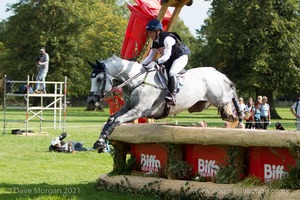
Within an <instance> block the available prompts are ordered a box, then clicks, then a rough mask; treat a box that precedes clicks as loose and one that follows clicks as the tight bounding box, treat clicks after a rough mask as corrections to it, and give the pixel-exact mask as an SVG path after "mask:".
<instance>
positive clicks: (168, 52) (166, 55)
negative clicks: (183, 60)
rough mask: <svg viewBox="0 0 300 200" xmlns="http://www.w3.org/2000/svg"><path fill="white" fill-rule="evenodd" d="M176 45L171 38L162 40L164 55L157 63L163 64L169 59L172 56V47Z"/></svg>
mask: <svg viewBox="0 0 300 200" xmlns="http://www.w3.org/2000/svg"><path fill="white" fill-rule="evenodd" d="M175 43H176V41H175V39H174V38H173V37H171V36H168V37H166V38H165V40H164V46H165V49H164V54H163V56H162V57H160V58H159V59H158V63H159V64H160V63H164V62H166V61H167V60H169V58H170V57H171V54H172V46H173V45H174V44H175Z"/></svg>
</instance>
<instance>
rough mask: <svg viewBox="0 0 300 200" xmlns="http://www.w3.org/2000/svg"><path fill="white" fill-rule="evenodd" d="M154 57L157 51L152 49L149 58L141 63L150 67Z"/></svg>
mask: <svg viewBox="0 0 300 200" xmlns="http://www.w3.org/2000/svg"><path fill="white" fill-rule="evenodd" d="M154 56H155V51H154V50H153V49H150V52H149V54H148V56H147V57H146V58H145V59H144V60H143V61H142V62H141V64H143V65H148V64H149V63H150V62H151V61H152V60H153V58H154Z"/></svg>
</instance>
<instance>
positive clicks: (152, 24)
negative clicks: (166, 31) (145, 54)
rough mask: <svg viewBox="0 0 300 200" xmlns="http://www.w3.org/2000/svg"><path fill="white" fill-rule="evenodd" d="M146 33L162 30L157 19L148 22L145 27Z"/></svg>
mask: <svg viewBox="0 0 300 200" xmlns="http://www.w3.org/2000/svg"><path fill="white" fill-rule="evenodd" d="M146 30H147V31H156V30H161V31H162V30H163V25H162V24H161V22H160V21H159V20H158V19H153V20H151V21H149V22H148V24H147V26H146Z"/></svg>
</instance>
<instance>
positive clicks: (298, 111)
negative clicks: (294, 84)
mask: <svg viewBox="0 0 300 200" xmlns="http://www.w3.org/2000/svg"><path fill="white" fill-rule="evenodd" d="M290 110H291V112H292V113H293V115H294V116H295V118H296V127H297V131H300V97H298V101H297V102H296V103H294V104H293V105H292V107H291V108H290Z"/></svg>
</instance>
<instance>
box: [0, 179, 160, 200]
mask: <svg viewBox="0 0 300 200" xmlns="http://www.w3.org/2000/svg"><path fill="white" fill-rule="evenodd" d="M0 199H5V200H10V199H11V200H12V199H41V200H43V199H51V200H55V199H79V200H81V199H87V200H93V199H95V200H97V199H101V200H106V199H107V200H112V199H116V200H118V199H120V200H121V199H122V200H124V199H131V200H135V199H136V200H138V199H145V200H146V199H155V198H154V197H153V198H151V197H145V196H133V195H132V194H124V193H121V192H120V193H113V192H108V191H101V190H99V189H97V187H96V183H86V184H74V185H52V184H47V183H42V184H20V185H19V184H8V183H0Z"/></svg>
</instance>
